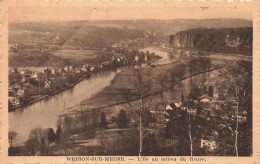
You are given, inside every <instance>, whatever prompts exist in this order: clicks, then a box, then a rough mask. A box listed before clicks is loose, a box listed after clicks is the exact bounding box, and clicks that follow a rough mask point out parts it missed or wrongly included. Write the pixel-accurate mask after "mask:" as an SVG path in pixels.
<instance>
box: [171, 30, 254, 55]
mask: <svg viewBox="0 0 260 164" xmlns="http://www.w3.org/2000/svg"><path fill="white" fill-rule="evenodd" d="M252 42H253V30H252V28H235V29H234V28H222V29H212V28H210V29H192V30H187V31H181V32H178V33H176V34H175V35H170V37H169V44H170V45H171V46H172V47H175V48H186V49H194V50H199V51H207V52H217V53H234V54H242V55H247V56H251V55H252Z"/></svg>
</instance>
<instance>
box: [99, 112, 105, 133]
mask: <svg viewBox="0 0 260 164" xmlns="http://www.w3.org/2000/svg"><path fill="white" fill-rule="evenodd" d="M100 127H101V128H103V129H107V119H106V116H105V113H104V112H102V115H101V121H100Z"/></svg>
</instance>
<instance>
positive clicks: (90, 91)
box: [9, 69, 121, 145]
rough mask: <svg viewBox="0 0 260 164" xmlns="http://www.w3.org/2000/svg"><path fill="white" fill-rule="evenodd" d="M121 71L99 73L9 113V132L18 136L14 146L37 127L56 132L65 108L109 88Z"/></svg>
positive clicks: (25, 138) (23, 140)
mask: <svg viewBox="0 0 260 164" xmlns="http://www.w3.org/2000/svg"><path fill="white" fill-rule="evenodd" d="M120 71H121V70H120V69H117V70H116V71H104V72H100V73H97V74H95V75H92V76H91V77H90V78H88V79H85V80H83V81H81V82H80V83H79V84H77V85H75V86H74V87H72V88H70V89H68V90H65V91H63V92H61V93H59V94H56V95H54V96H50V97H48V98H46V99H43V100H41V101H38V102H36V103H34V104H32V105H29V106H26V107H23V108H20V109H17V110H15V111H13V112H9V130H10V131H11V130H14V131H16V132H17V134H18V135H17V138H16V140H15V143H14V144H16V145H19V144H23V143H24V142H25V141H26V140H27V139H28V137H29V133H30V131H31V130H32V129H33V128H35V127H42V128H53V129H54V130H56V121H57V114H58V113H59V112H61V111H62V110H64V108H69V107H72V106H75V105H77V104H80V102H81V101H83V100H85V99H87V98H90V97H91V96H92V95H94V94H96V93H98V92H100V91H101V90H103V89H104V88H105V87H107V86H109V85H110V84H111V82H112V80H113V79H114V78H115V76H116V74H118V73H119V72H120Z"/></svg>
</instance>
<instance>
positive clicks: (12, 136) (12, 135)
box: [8, 131, 17, 148]
mask: <svg viewBox="0 0 260 164" xmlns="http://www.w3.org/2000/svg"><path fill="white" fill-rule="evenodd" d="M16 136H17V133H16V132H15V131H10V132H9V133H8V140H9V143H10V148H12V147H13V141H14V140H15V138H16Z"/></svg>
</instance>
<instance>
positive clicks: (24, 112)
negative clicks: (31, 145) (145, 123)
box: [9, 48, 213, 146]
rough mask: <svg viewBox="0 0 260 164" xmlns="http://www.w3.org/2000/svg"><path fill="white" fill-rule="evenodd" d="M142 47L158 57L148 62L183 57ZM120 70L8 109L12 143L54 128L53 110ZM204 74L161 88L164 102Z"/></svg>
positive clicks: (92, 90) (96, 90)
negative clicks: (36, 131) (35, 131)
mask: <svg viewBox="0 0 260 164" xmlns="http://www.w3.org/2000/svg"><path fill="white" fill-rule="evenodd" d="M142 50H143V51H146V50H149V52H155V54H157V55H159V56H161V57H162V58H161V59H160V60H158V61H156V62H154V63H152V64H155V65H163V64H169V63H171V62H173V61H176V60H177V61H178V62H184V61H185V60H187V59H185V58H178V57H173V56H172V55H169V54H168V52H165V51H162V50H159V49H157V48H146V49H142ZM124 69H127V68H124ZM120 72H121V69H117V70H116V71H114V70H107V71H103V72H99V73H97V74H93V75H91V77H89V78H86V79H84V80H82V81H81V82H79V83H78V84H77V85H75V86H74V87H72V88H69V89H67V90H65V91H63V92H61V93H58V94H56V95H53V96H50V97H48V98H46V99H43V100H40V101H38V102H36V103H34V104H31V105H28V106H25V107H21V108H18V109H16V110H15V111H13V112H9V131H15V132H16V133H17V137H16V139H15V141H14V143H13V145H15V146H18V145H22V144H23V143H24V142H25V141H26V140H27V139H28V138H29V134H30V131H31V130H32V129H33V128H36V127H41V128H43V129H44V128H53V129H54V130H56V128H57V126H56V122H57V120H58V116H57V114H59V113H60V112H62V111H64V110H65V109H66V108H70V107H73V106H76V105H78V104H80V102H81V101H83V100H85V99H88V98H90V97H91V96H93V95H94V94H97V93H99V92H100V91H102V90H103V89H104V88H105V87H107V86H109V85H110V84H111V82H112V81H113V80H114V78H115V77H116V75H117V74H118V73H120ZM211 75H213V74H211ZM206 76H207V74H202V75H198V76H195V77H193V78H191V79H187V80H184V81H183V82H181V83H179V84H178V85H177V86H176V87H175V88H178V89H175V90H174V91H166V92H164V93H163V94H162V95H163V99H164V101H165V103H168V102H171V101H174V100H175V98H176V97H177V96H180V90H182V91H183V94H184V95H186V94H188V92H187V91H188V90H189V89H191V88H192V87H193V86H196V85H199V83H201V82H202V81H205V77H206Z"/></svg>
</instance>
